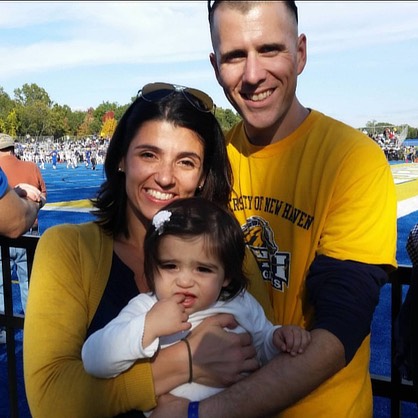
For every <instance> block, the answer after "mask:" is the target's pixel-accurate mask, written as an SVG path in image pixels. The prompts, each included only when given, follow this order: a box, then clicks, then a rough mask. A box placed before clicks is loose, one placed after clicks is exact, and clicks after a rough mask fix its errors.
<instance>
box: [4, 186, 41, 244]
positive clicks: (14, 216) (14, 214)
mask: <svg viewBox="0 0 418 418" xmlns="http://www.w3.org/2000/svg"><path fill="white" fill-rule="evenodd" d="M39 208H40V204H39V203H38V202H34V201H32V200H30V199H27V198H23V197H20V196H19V195H18V194H17V192H16V191H15V190H13V189H12V188H11V187H10V186H7V189H6V192H5V194H4V195H3V197H2V198H1V199H0V213H1V217H0V235H5V236H7V237H9V238H17V237H19V236H20V235H22V234H24V233H25V232H26V231H28V230H29V229H30V227H31V226H32V225H33V223H34V222H35V219H36V217H37V215H38V211H39Z"/></svg>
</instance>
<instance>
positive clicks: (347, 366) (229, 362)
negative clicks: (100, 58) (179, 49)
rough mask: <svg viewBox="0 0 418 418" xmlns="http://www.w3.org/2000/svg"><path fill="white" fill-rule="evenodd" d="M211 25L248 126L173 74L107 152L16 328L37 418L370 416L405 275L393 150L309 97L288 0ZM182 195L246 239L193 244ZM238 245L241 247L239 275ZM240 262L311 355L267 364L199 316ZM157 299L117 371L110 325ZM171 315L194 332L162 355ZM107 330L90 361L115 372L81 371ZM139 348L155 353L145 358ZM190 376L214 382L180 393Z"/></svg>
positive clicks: (223, 326) (132, 332)
mask: <svg viewBox="0 0 418 418" xmlns="http://www.w3.org/2000/svg"><path fill="white" fill-rule="evenodd" d="M208 18H209V30H210V35H211V41H212V47H213V52H212V53H210V58H209V59H210V63H211V65H212V67H213V70H214V74H215V77H216V78H217V80H218V82H219V84H220V86H221V87H222V88H223V90H224V93H225V95H226V97H227V98H228V100H229V101H230V102H231V104H232V105H233V106H234V108H235V109H236V111H237V112H238V113H239V114H240V116H241V117H242V121H241V122H239V123H238V124H237V125H236V126H234V127H233V128H232V129H231V130H230V131H229V132H228V133H227V136H226V138H225V137H224V134H223V132H222V130H221V127H220V125H219V123H218V121H217V120H216V118H215V116H214V114H213V109H214V104H213V101H212V99H211V98H210V97H209V96H208V95H207V94H206V93H204V92H202V91H200V90H197V89H194V88H190V87H185V86H178V85H173V84H170V83H167V82H164V83H160V82H157V83H150V84H147V85H145V86H143V87H142V89H141V90H140V92H139V93H138V96H137V98H136V100H135V101H134V102H133V103H132V104H131V105H130V106H129V108H128V109H127V110H126V112H125V114H124V115H123V116H122V118H121V120H120V121H119V123H118V125H117V127H116V130H115V133H114V135H113V137H112V139H111V141H110V143H109V144H108V147H107V152H106V153H105V158H104V171H105V181H104V182H103V184H102V185H101V187H100V189H99V191H98V194H97V196H96V199H95V200H94V207H95V215H96V220H95V221H94V222H88V223H85V224H80V225H70V224H64V225H57V226H53V227H51V228H49V229H47V230H46V231H45V233H44V234H43V235H42V236H41V238H40V240H39V243H38V246H37V250H36V254H35V259H34V263H33V270H32V276H31V286H30V292H29V299H28V304H27V311H26V318H25V329H24V375H25V387H26V394H27V397H28V402H29V406H30V409H31V413H32V416H33V417H34V418H37V417H49V416H54V415H55V414H56V411H57V410H58V411H59V414H60V416H61V417H64V418H65V417H75V416H76V417H80V418H82V417H86V418H87V417H88V418H92V417H104V416H107V417H122V416H123V417H143V416H144V415H143V412H144V411H152V414H151V416H152V417H154V418H159V417H162V418H166V417H168V416H170V417H172V418H177V417H178V418H184V417H186V416H187V417H194V418H198V417H200V418H212V417H221V416H224V417H226V416H227V417H230V418H234V417H239V418H245V417H248V418H256V417H267V416H277V417H278V416H280V417H302V416H303V417H312V418H313V417H346V418H349V417H356V418H357V417H362V418H371V417H372V415H373V405H372V399H373V398H372V388H371V380H370V375H369V359H370V327H371V321H372V317H373V312H374V309H375V307H376V305H377V304H378V302H379V294H380V289H381V287H382V286H383V285H384V284H385V283H386V282H387V278H388V273H389V272H390V271H392V270H393V269H395V268H396V267H397V262H396V259H395V256H396V224H397V218H396V206H397V204H396V193H395V185H394V182H393V178H392V174H391V170H390V166H389V164H388V161H387V158H385V155H384V154H383V153H382V152H381V149H380V147H379V146H378V145H377V144H376V142H375V141H373V140H372V139H368V138H367V136H365V135H364V134H363V133H361V132H359V131H357V130H355V129H354V128H351V127H349V126H347V125H345V124H343V123H341V122H339V121H337V120H334V119H332V118H330V117H328V116H326V115H324V114H323V113H321V112H320V111H318V110H315V109H311V108H309V107H306V106H304V105H302V103H301V102H300V101H299V100H298V98H297V95H296V86H297V79H298V76H299V75H300V74H301V73H302V72H303V70H304V67H305V65H306V62H307V38H306V35H305V34H300V33H299V31H298V10H297V6H296V4H295V2H294V1H286V2H282V1H278V2H276V1H275V2H257V1H249V2H235V1H209V2H208ZM60 151H62V152H63V154H62V155H63V157H64V158H65V150H63V149H61V150H60ZM57 152H58V151H57ZM74 152H75V151H74ZM83 152H84V151H83ZM58 153H59V152H58ZM312 156H315V161H316V163H315V164H312ZM188 199H190V200H191V201H194V200H193V199H202V200H199V203H204V202H207V205H208V208H209V206H210V205H211V204H213V205H215V206H214V209H213V211H214V212H216V210H215V209H216V208H218V207H219V208H221V209H222V210H223V211H225V212H222V213H228V214H230V216H234V219H236V221H237V222H238V225H239V226H240V228H238V229H241V231H242V235H240V236H238V237H237V239H238V243H237V244H234V245H233V246H232V248H231V249H229V245H230V242H229V241H228V240H227V239H231V237H230V235H228V228H225V227H223V226H222V227H219V230H217V229H216V228H215V227H218V226H219V225H217V224H216V223H215V222H214V221H211V223H210V225H211V226H212V224H213V227H214V228H213V229H212V228H210V230H209V231H207V230H205V229H202V230H201V232H193V233H191V234H188V232H187V231H188V228H192V227H193V228H194V226H195V225H194V222H195V223H196V225H200V223H201V222H202V220H201V219H200V218H199V215H200V216H201V213H200V211H198V213H197V214H196V213H195V212H194V211H192V210H191V211H190V212H189V213H188V216H186V217H184V219H183V218H181V222H180V221H179V219H178V218H177V212H176V211H180V212H181V211H182V210H183V209H182V208H183V206H182V203H183V202H187V201H188ZM184 204H185V205H186V203H184ZM208 210H209V209H208ZM202 211H203V210H202ZM210 216H211V215H210V214H209V212H208V214H207V215H206V216H204V217H203V218H204V219H203V223H205V220H206V221H207V220H208V219H210ZM187 221H188V222H190V223H186V226H187V228H186V227H185V226H184V225H183V224H182V223H183V222H187ZM177 223H180V224H181V225H180V226H181V228H180V229H174V230H173V231H171V232H169V231H170V228H174V227H175V226H176V225H177ZM147 231H148V233H147ZM198 231H199V230H198ZM166 234H167V235H166ZM228 237H229V238H228ZM167 242H168V243H171V245H168V244H167ZM243 243H245V245H242V244H243ZM227 248H228V251H230V250H231V251H232V250H237V251H238V254H241V255H240V256H239V257H238V259H237V260H238V261H239V262H238V264H236V267H232V266H234V263H233V261H235V262H236V261H237V260H231V259H229V255H228V254H230V252H228V251H226V249H227ZM242 252H244V254H245V258H244V261H245V265H244V271H245V273H246V280H248V291H249V292H250V293H251V294H252V295H253V297H255V299H256V300H257V301H258V303H259V304H260V305H261V306H262V307H263V311H264V314H265V316H266V318H267V319H266V320H269V321H270V322H271V324H274V325H278V324H280V325H284V326H286V327H287V326H291V325H293V326H296V328H295V329H297V330H299V331H302V332H301V333H300V334H298V335H302V336H303V335H309V338H307V341H306V344H304V345H303V347H301V351H299V350H297V353H295V352H293V353H292V352H291V351H292V350H291V349H288V348H286V347H284V349H281V350H280V351H281V352H280V353H276V355H273V356H270V357H268V358H267V359H266V361H265V362H262V363H261V362H260V361H259V358H258V356H257V348H256V347H255V341H256V339H255V338H253V337H252V335H251V330H250V329H249V327H246V326H245V325H244V324H243V323H242V322H245V321H241V322H240V320H239V316H237V318H235V317H234V315H233V314H231V313H229V312H220V313H216V314H215V315H211V316H208V317H205V318H204V319H202V320H201V321H200V322H199V324H198V325H196V326H194V325H192V323H191V322H193V321H194V319H193V318H191V316H192V315H193V314H194V313H195V310H198V309H197V308H198V307H205V308H206V307H209V308H212V307H214V306H218V304H220V303H221V302H222V300H223V298H225V292H226V295H227V296H228V295H236V294H241V293H240V292H239V291H238V290H237V288H236V287H235V288H230V286H229V285H230V284H231V283H233V282H234V280H233V279H232V278H233V277H234V275H235V274H237V273H239V272H238V270H239V269H238V267H239V265H240V263H241V262H240V260H241V258H240V257H241V256H243V254H242ZM151 256H152V257H154V258H153V259H151V260H149V259H148V257H151ZM234 257H235V256H234ZM231 268H232V270H231ZM190 271H192V272H193V273H192V274H191V273H190ZM202 276H204V277H205V278H204V279H203V278H202ZM153 278H154V279H155V280H152V279H153ZM203 286H204V288H205V289H206V292H203V291H200V289H201V288H203ZM239 289H242V284H241V285H239ZM209 290H210V291H209ZM242 290H243V289H242ZM207 292H209V294H210V297H208V294H207ZM147 294H152V298H151V300H152V301H153V302H156V301H158V315H157V319H156V318H155V315H152V316H151V317H148V316H147V315H145V316H143V315H142V316H139V318H142V319H143V321H145V318H146V320H147V321H151V324H152V326H151V327H150V328H151V329H149V330H148V329H145V331H144V333H143V338H142V339H141V338H140V336H139V335H138V332H142V331H139V330H142V329H143V323H136V322H135V321H133V322H132V326H130V323H129V324H128V326H127V327H126V331H125V332H126V334H125V335H126V338H122V341H123V342H122V343H121V344H117V345H118V348H123V347H120V346H121V345H123V343H124V342H126V343H127V344H128V341H133V343H132V344H133V347H132V352H131V353H128V354H130V355H131V357H129V356H128V358H126V357H125V353H126V351H129V347H125V348H128V350H125V351H124V354H123V357H122V363H124V364H123V367H122V368H121V369H120V368H116V369H117V370H115V368H114V367H113V366H114V364H113V363H112V359H113V357H112V355H115V354H120V353H118V352H115V351H114V350H107V348H108V347H109V346H111V345H109V344H106V341H107V339H106V338H108V337H109V335H107V334H106V333H107V332H108V331H109V330H110V331H109V332H110V335H114V334H113V333H114V332H116V331H119V330H118V329H117V327H118V326H119V323H118V320H119V319H120V318H119V317H118V316H119V314H121V315H122V316H123V314H124V313H125V311H124V308H125V307H127V308H126V309H129V307H132V306H133V305H135V303H136V301H137V300H138V299H142V296H141V295H147ZM235 297H238V296H235ZM131 301H134V302H133V304H131ZM205 303H207V305H205ZM161 306H162V308H161ZM249 311H250V310H249ZM138 321H140V319H138ZM170 321H175V327H176V328H175V329H176V330H178V331H180V332H183V333H184V334H183V337H182V338H180V339H179V338H178V336H176V339H174V340H173V341H171V342H172V343H168V342H169V341H167V344H162V343H161V342H160V341H158V339H159V338H160V337H161V336H163V337H165V336H170V335H171V334H172V333H173V328H172V327H171V326H170V324H171V322H170ZM250 322H251V323H252V322H253V321H252V320H251V319H250ZM147 323H149V322H147ZM156 324H157V325H156ZM165 325H167V328H166V329H165V328H164V326H165ZM239 326H241V327H243V329H242V330H241V332H228V330H231V329H236V328H237V327H239ZM115 327H116V328H115ZM154 328H158V331H154V330H153V329H154ZM161 329H162V331H161ZM102 330H104V331H103V338H102V339H99V340H98V342H97V341H96V342H95V344H93V347H94V349H93V351H97V352H99V350H100V352H101V353H102V354H103V357H102V358H100V359H99V360H100V361H101V363H100V365H99V369H101V367H102V366H106V367H107V366H108V365H110V366H111V367H110V374H107V373H106V376H105V377H106V378H98V377H97V376H94V375H93V374H95V373H92V370H89V366H88V364H90V362H91V361H94V360H97V359H94V356H93V358H92V356H91V354H92V353H91V352H89V351H88V350H89V349H88V348H86V350H87V354H90V356H88V357H87V358H85V359H84V360H85V361H86V363H88V364H84V363H83V357H82V352H83V346H84V344H85V343H86V340H87V341H89V339H90V338H94V336H95V335H98V334H96V333H97V332H102ZM305 333H307V334H305ZM99 335H101V334H99ZM294 335H296V334H294ZM157 337H158V338H157ZM138 338H140V342H141V343H142V344H143V345H144V348H147V347H148V345H150V344H151V345H156V347H154V348H155V350H153V351H152V353H149V354H148V355H144V356H143V357H144V358H140V355H138V350H140V349H141V347H138V346H137V342H138ZM155 339H157V341H155ZM168 340H169V338H168ZM118 341H120V340H118ZM128 345H129V344H128ZM111 347H113V346H111ZM276 348H277V347H276ZM90 349H91V348H90ZM101 350H103V352H102V351H101ZM289 351H290V352H289ZM132 353H133V354H132ZM93 354H94V353H93ZM295 354H297V355H295ZM149 357H151V358H149ZM119 360H120V359H118V360H117V363H118V364H117V366H119V365H120V362H119ZM125 361H126V362H128V366H127V367H126V364H125ZM85 367H86V368H87V369H88V370H86V368H85ZM195 384H199V385H203V386H209V387H212V388H222V389H223V390H221V391H216V392H217V393H214V394H211V395H210V396H205V397H203V398H201V397H199V398H197V397H193V396H190V398H187V397H183V396H176V395H175V394H173V393H170V392H172V391H173V390H174V389H175V388H177V387H179V386H183V385H186V386H187V385H195ZM177 395H178V393H177Z"/></svg>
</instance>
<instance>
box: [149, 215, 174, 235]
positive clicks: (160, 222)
mask: <svg viewBox="0 0 418 418" xmlns="http://www.w3.org/2000/svg"><path fill="white" fill-rule="evenodd" d="M170 218H171V212H170V211H168V210H162V211H161V212H158V213H157V214H156V215H155V216H154V218H153V219H152V224H153V225H154V227H155V230H156V231H157V232H158V235H161V234H162V233H163V231H164V224H165V223H166V222H168V221H169V220H170Z"/></svg>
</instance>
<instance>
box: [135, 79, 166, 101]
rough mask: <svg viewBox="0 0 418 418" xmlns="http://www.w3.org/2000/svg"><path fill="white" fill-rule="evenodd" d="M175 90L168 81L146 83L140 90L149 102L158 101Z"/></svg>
mask: <svg viewBox="0 0 418 418" xmlns="http://www.w3.org/2000/svg"><path fill="white" fill-rule="evenodd" d="M173 91H174V88H173V86H172V85H171V84H168V83H150V84H146V85H145V86H144V87H143V88H142V90H141V91H140V95H141V97H142V98H143V99H144V100H146V101H147V102H158V101H159V100H161V99H163V98H164V97H166V96H168V95H169V94H171V93H172V92H173Z"/></svg>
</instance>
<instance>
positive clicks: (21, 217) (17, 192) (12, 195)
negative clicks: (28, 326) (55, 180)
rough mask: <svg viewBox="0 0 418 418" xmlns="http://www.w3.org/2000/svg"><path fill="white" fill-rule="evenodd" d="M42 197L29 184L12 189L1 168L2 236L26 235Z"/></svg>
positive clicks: (0, 333)
mask: <svg viewBox="0 0 418 418" xmlns="http://www.w3.org/2000/svg"><path fill="white" fill-rule="evenodd" d="M0 138H1V136H0ZM0 141H1V139H0ZM40 195H41V193H40V191H39V190H38V189H36V188H35V187H33V186H31V185H29V184H23V183H20V184H19V185H18V186H17V187H16V188H15V189H12V188H11V187H10V185H9V184H8V181H7V177H6V175H5V174H4V171H3V170H2V169H1V168H0V213H1V216H0V235H4V236H7V237H9V238H17V237H19V236H20V235H22V234H23V233H25V232H26V231H27V230H28V229H29V228H30V227H31V226H32V225H33V223H34V222H35V219H36V217H37V215H38V211H39V209H40V207H41V204H42V201H41V196H40ZM0 257H1V255H0ZM0 261H1V258H0ZM1 274H2V273H1V271H0V275H1ZM3 312H4V294H3V277H2V276H1V279H0V313H3ZM5 342H6V330H5V329H4V328H0V344H4V343H5Z"/></svg>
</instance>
